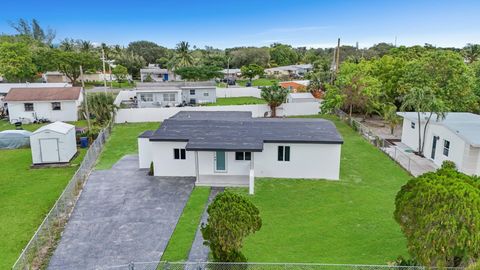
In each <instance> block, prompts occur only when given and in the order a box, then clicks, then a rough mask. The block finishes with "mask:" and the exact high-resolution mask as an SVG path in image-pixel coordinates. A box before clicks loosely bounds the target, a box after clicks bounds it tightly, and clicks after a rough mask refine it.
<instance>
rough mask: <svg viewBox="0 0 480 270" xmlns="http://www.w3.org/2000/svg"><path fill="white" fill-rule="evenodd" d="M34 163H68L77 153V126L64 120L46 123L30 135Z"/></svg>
mask: <svg viewBox="0 0 480 270" xmlns="http://www.w3.org/2000/svg"><path fill="white" fill-rule="evenodd" d="M30 147H31V150H32V163H33V164H34V165H37V164H52V163H68V162H70V160H72V159H73V157H74V156H75V154H76V153H77V141H76V138H75V126H74V125H70V124H67V123H63V122H55V123H51V124H48V125H45V126H43V127H41V128H39V129H37V130H36V131H34V132H33V133H32V134H31V135H30Z"/></svg>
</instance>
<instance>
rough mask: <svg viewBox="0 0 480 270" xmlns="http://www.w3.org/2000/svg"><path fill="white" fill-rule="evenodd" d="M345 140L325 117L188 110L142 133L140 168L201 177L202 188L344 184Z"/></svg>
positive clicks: (165, 173) (167, 173) (160, 173)
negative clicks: (257, 180) (271, 182)
mask: <svg viewBox="0 0 480 270" xmlns="http://www.w3.org/2000/svg"><path fill="white" fill-rule="evenodd" d="M342 143H343V139H342V137H341V136H340V134H339V133H338V131H337V129H336V128H335V125H334V124H333V123H332V122H330V121H328V120H324V119H293V118H252V114H251V113H250V112H232V111H230V112H198V111H196V112H188V111H182V112H179V113H177V114H176V115H174V116H173V117H171V118H169V119H167V120H165V121H164V122H163V123H162V125H161V126H160V128H159V129H157V130H156V131H146V132H144V133H143V134H142V135H140V137H139V139H138V144H139V149H138V150H139V160H140V164H139V166H140V168H148V167H150V163H152V162H153V167H154V175H155V176H183V177H195V178H196V185H201V186H247V187H249V188H250V193H253V187H254V177H272V178H307V179H328V180H339V177H340V152H341V145H342Z"/></svg>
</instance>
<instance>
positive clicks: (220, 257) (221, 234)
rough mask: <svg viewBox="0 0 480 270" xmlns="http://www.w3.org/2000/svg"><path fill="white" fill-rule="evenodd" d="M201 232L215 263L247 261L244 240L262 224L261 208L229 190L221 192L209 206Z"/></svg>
mask: <svg viewBox="0 0 480 270" xmlns="http://www.w3.org/2000/svg"><path fill="white" fill-rule="evenodd" d="M207 212H208V220H207V225H205V226H202V229H201V231H202V235H203V238H204V239H205V243H206V245H208V246H209V247H210V250H211V252H212V256H213V260H214V261H216V262H246V261H247V258H246V257H245V256H244V255H243V254H242V251H241V250H242V246H243V240H244V239H245V238H246V237H247V236H248V235H250V234H252V233H255V232H256V231H258V230H260V228H261V227H262V219H261V218H260V211H259V210H258V208H257V207H256V206H255V205H254V204H253V203H252V202H250V201H249V200H248V199H247V198H246V197H244V196H242V195H239V194H235V193H232V192H229V191H226V192H223V193H220V194H219V195H217V197H216V198H215V200H214V201H213V202H212V203H211V204H210V205H209V206H208V209H207Z"/></svg>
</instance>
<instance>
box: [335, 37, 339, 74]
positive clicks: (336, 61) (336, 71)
mask: <svg viewBox="0 0 480 270" xmlns="http://www.w3.org/2000/svg"><path fill="white" fill-rule="evenodd" d="M339 66H340V38H338V42H337V55H336V59H335V77H336V76H337V74H338V68H339Z"/></svg>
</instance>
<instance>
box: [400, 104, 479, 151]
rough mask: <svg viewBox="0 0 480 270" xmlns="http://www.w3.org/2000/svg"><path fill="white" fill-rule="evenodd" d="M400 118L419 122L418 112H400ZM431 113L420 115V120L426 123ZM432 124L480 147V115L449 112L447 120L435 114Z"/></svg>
mask: <svg viewBox="0 0 480 270" xmlns="http://www.w3.org/2000/svg"><path fill="white" fill-rule="evenodd" d="M397 114H398V115H399V116H401V117H403V118H405V119H408V120H410V121H412V122H417V121H418V114H417V113H416V112H398V113H397ZM429 115H430V113H424V112H422V113H420V120H421V121H422V122H425V121H426V120H427V119H428V116H429ZM430 124H433V125H440V126H444V127H446V128H447V129H449V130H450V131H452V132H453V133H455V134H457V135H458V136H459V137H460V138H462V139H464V140H465V141H466V142H468V143H469V144H471V145H472V146H475V147H480V115H478V114H473V113H467V112H449V113H447V114H446V116H445V118H444V119H442V118H438V117H437V115H436V114H433V115H432V117H431V120H430Z"/></svg>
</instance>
